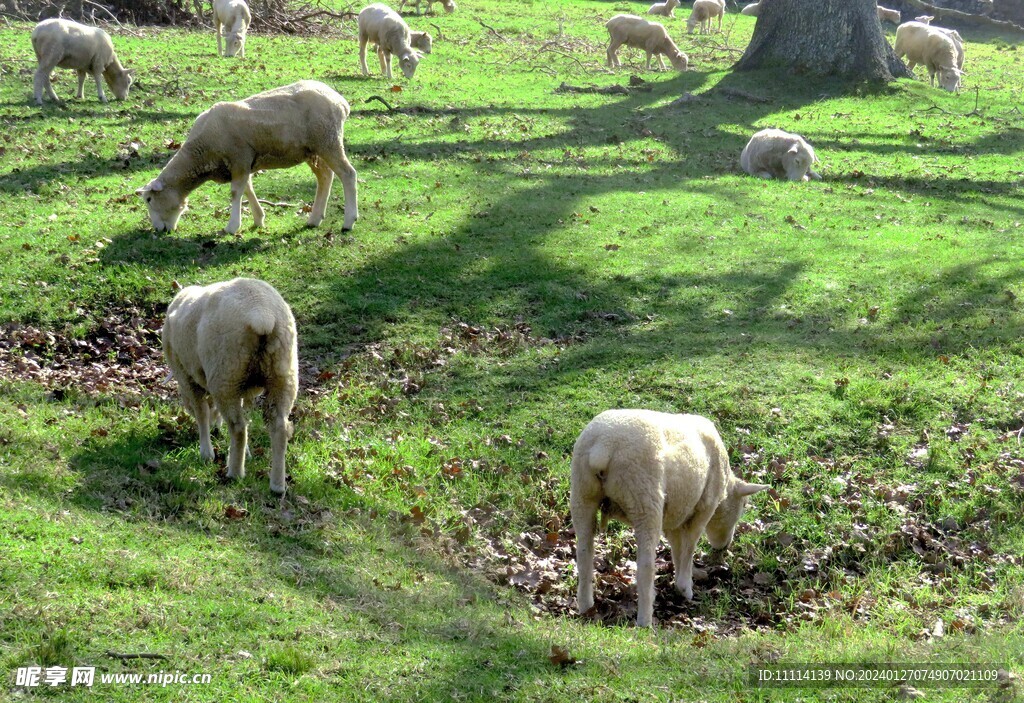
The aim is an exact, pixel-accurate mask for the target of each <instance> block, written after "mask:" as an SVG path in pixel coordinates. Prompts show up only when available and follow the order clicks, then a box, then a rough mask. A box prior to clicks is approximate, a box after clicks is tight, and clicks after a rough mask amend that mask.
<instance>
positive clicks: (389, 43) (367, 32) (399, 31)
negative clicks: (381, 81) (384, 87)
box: [358, 3, 420, 78]
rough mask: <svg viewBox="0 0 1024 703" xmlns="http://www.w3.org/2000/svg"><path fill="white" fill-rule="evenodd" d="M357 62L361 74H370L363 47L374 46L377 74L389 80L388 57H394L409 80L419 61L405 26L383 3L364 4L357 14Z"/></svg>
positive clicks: (389, 59)
mask: <svg viewBox="0 0 1024 703" xmlns="http://www.w3.org/2000/svg"><path fill="white" fill-rule="evenodd" d="M358 24H359V63H360V65H361V66H362V69H363V75H364V76H368V75H370V71H369V69H368V68H367V67H366V45H367V43H370V42H372V43H373V44H376V45H377V59H378V60H379V61H380V70H381V73H383V74H384V75H386V76H387V77H388V78H391V56H392V54H394V55H395V56H397V57H398V64H399V66H401V68H402V74H403V75H404V76H405V77H406V78H412V77H413V74H414V73H416V66H417V65H418V64H419V62H420V54H419V52H418V51H415V50H414V49H413V48H412V37H411V36H410V31H409V25H407V24H406V23H405V20H403V19H402V18H401V16H400V15H399V14H398V13H397V12H395V11H394V10H392V9H391V8H390V7H388V6H387V5H384V4H383V3H374V4H372V5H367V6H366V7H364V8H363V9H362V10H361V11H360V12H359V19H358Z"/></svg>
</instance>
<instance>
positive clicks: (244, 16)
mask: <svg viewBox="0 0 1024 703" xmlns="http://www.w3.org/2000/svg"><path fill="white" fill-rule="evenodd" d="M251 23H252V13H251V12H250V11H249V6H248V5H246V4H245V0H213V26H214V28H215V29H216V30H217V55H218V56H234V55H236V54H237V55H238V56H239V57H240V58H243V59H244V58H245V34H246V32H247V31H249V25H250V24H251ZM222 35H223V36H224V43H225V47H224V49H221V41H220V40H221V36H222Z"/></svg>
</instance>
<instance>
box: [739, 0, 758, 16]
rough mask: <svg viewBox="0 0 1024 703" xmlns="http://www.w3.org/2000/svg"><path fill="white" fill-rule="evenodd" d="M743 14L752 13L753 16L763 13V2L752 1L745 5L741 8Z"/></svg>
mask: <svg viewBox="0 0 1024 703" xmlns="http://www.w3.org/2000/svg"><path fill="white" fill-rule="evenodd" d="M740 14H741V15H750V16H751V17H757V16H758V15H760V14H761V3H760V2H752V3H750V4H749V5H744V6H743V9H742V10H740Z"/></svg>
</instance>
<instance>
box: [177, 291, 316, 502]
mask: <svg viewBox="0 0 1024 703" xmlns="http://www.w3.org/2000/svg"><path fill="white" fill-rule="evenodd" d="M161 338H162V341H163V347H164V357H165V358H166V359H167V364H168V365H169V366H170V367H171V372H172V373H173V374H174V379H175V380H176V381H177V382H178V392H179V393H180V395H181V400H182V402H183V403H184V405H185V409H186V410H188V412H189V413H190V414H191V415H192V416H193V417H194V418H195V419H196V423H197V424H198V425H199V454H200V456H202V457H203V458H204V459H206V460H207V461H212V460H213V458H214V452H213V445H212V444H211V443H210V422H211V421H213V422H216V421H217V416H218V414H219V415H220V417H222V418H223V419H224V420H225V421H226V422H227V425H228V432H229V434H230V436H231V448H230V450H229V451H228V472H227V473H228V477H229V478H244V477H245V452H246V444H247V439H248V438H247V426H248V424H249V423H248V418H247V417H246V410H247V409H248V408H249V406H251V404H252V401H253V399H254V398H255V397H256V396H258V395H259V394H260V393H262V392H264V391H266V394H267V395H266V398H265V401H264V405H263V416H264V418H265V420H266V424H267V428H268V429H269V430H270V446H271V449H272V452H273V458H272V460H271V463H270V490H272V491H273V492H274V493H284V491H285V471H284V456H285V450H286V449H287V447H288V439H289V438H290V437H291V436H292V423H291V422H289V421H288V415H289V413H291V411H292V405H294V403H295V394H296V392H297V390H298V387H299V357H298V351H297V346H296V341H295V340H296V337H295V318H294V317H292V311H291V308H289V307H288V303H286V302H285V301H284V298H282V297H281V295H280V294H279V293H278V292H277V291H276V290H274V288H273V286H271V285H270V284H268V283H264V282H263V281H257V280H255V279H252V278H236V279H234V280H232V281H225V282H223V283H214V284H212V285H209V286H189V287H188V288H183V289H182V290H180V291H178V294H177V295H176V296H174V300H172V301H171V305H170V307H168V308H167V319H166V321H165V322H164V328H163V332H162V333H161ZM211 400H212V401H213V407H212V408H211V407H210V401H211Z"/></svg>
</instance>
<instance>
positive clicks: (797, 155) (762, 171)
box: [740, 129, 821, 181]
mask: <svg viewBox="0 0 1024 703" xmlns="http://www.w3.org/2000/svg"><path fill="white" fill-rule="evenodd" d="M817 162H818V157H817V156H815V155H814V149H813V148H812V147H811V145H810V144H808V143H807V142H806V141H804V138H803V137H801V136H800V135H799V134H791V133H789V132H784V131H782V130H781V129H762V130H761V131H760V132H757V133H756V134H755V135H754V136H752V137H751V138H750V141H749V142H747V145H746V146H745V147H743V152H742V153H741V154H740V167H741V168H742V169H743V170H744V171H746V172H747V173H749V174H750V175H751V176H757V177H758V178H787V179H789V180H791V181H806V180H809V179H811V178H813V179H814V180H816V181H820V180H821V176H820V175H819V174H817V173H815V172H814V171H812V170H811V164H814V163H817Z"/></svg>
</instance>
